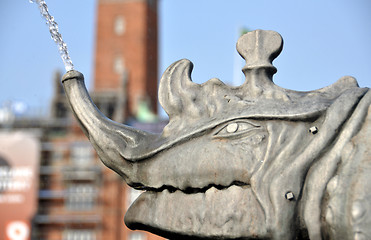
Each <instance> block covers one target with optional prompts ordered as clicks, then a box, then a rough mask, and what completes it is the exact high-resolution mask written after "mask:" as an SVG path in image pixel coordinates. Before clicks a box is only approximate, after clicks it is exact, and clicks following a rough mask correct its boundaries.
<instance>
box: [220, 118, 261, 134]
mask: <svg viewBox="0 0 371 240" xmlns="http://www.w3.org/2000/svg"><path fill="white" fill-rule="evenodd" d="M257 129H261V127H260V126H258V125H256V124H253V123H251V122H250V121H247V120H238V121H233V122H229V123H227V124H225V125H224V126H223V127H222V128H219V129H218V130H217V132H216V133H215V134H214V135H213V137H216V138H228V137H237V136H241V135H245V134H246V133H249V132H251V131H253V130H257Z"/></svg>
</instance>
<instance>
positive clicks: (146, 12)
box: [94, 0, 157, 115]
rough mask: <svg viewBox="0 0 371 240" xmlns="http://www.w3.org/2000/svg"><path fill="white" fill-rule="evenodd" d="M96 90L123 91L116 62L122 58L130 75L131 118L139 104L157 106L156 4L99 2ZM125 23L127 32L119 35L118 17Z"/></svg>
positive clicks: (129, 100)
mask: <svg viewBox="0 0 371 240" xmlns="http://www.w3.org/2000/svg"><path fill="white" fill-rule="evenodd" d="M98 4H99V6H98V19H97V35H96V59H95V81H94V90H95V91H104V90H108V89H117V88H118V87H120V85H121V83H120V75H119V74H117V73H116V72H115V71H114V67H113V66H114V59H115V58H116V57H117V56H122V57H123V59H124V64H125V68H126V71H127V74H128V85H127V89H128V106H129V114H130V115H131V114H132V113H133V110H134V107H135V104H136V102H135V101H136V100H137V99H138V98H140V97H144V96H149V97H150V99H151V102H152V106H153V107H154V109H156V105H157V104H156V103H157V1H154V3H153V4H154V6H151V5H149V4H148V3H147V1H140V0H137V1H117V0H112V1H107V0H104V1H102V0H101V1H99V3H98ZM119 15H121V16H123V18H124V19H125V25H126V26H125V32H124V33H123V34H122V35H117V34H116V33H115V31H114V23H115V19H116V17H117V16H119Z"/></svg>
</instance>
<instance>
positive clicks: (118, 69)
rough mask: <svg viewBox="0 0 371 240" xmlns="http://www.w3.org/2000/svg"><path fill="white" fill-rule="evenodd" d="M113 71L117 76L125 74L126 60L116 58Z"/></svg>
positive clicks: (119, 57)
mask: <svg viewBox="0 0 371 240" xmlns="http://www.w3.org/2000/svg"><path fill="white" fill-rule="evenodd" d="M113 71H114V72H115V73H117V74H123V73H124V71H125V64H124V59H123V58H122V57H121V56H116V57H115V59H114V60H113Z"/></svg>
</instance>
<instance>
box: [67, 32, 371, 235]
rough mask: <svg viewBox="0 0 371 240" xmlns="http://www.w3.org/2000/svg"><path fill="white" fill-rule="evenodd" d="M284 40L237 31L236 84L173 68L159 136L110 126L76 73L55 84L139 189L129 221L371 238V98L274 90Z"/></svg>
mask: <svg viewBox="0 0 371 240" xmlns="http://www.w3.org/2000/svg"><path fill="white" fill-rule="evenodd" d="M282 44H283V41H282V38H281V36H280V35H279V34H278V33H276V32H273V31H262V30H256V31H253V32H249V33H247V34H246V35H244V36H242V37H241V38H240V39H239V40H238V43H237V50H238V51H239V53H240V54H241V56H242V57H243V58H245V59H246V65H245V66H244V68H243V72H244V74H245V76H246V81H245V82H244V84H243V85H241V86H239V87H230V86H227V85H225V84H224V83H222V82H221V81H220V80H219V79H210V80H209V81H207V82H205V83H203V84H196V83H194V82H192V80H191V71H192V68H193V65H192V63H191V62H190V61H189V60H186V59H184V60H180V61H178V62H176V63H174V64H172V65H171V66H170V67H169V68H168V69H167V70H166V71H165V73H164V74H163V76H162V78H161V82H160V86H159V101H160V103H161V105H162V106H163V108H164V109H165V111H166V112H167V114H168V115H169V124H168V125H167V126H166V127H165V129H164V130H163V132H162V134H160V135H154V134H150V133H147V132H143V131H139V130H136V129H133V128H130V127H128V126H125V125H122V124H118V123H115V122H112V121H111V120H109V119H107V118H106V117H104V116H103V115H102V114H101V113H100V112H99V111H98V110H97V108H96V107H95V105H94V104H93V103H92V101H91V99H90V97H89V95H88V93H87V91H86V88H85V86H84V81H83V76H82V74H81V73H79V72H77V71H70V72H68V73H67V74H66V75H65V76H64V77H63V80H62V81H63V85H64V87H65V90H66V93H67V97H68V99H69V101H70V103H71V108H72V111H73V112H74V113H75V115H76V117H77V119H78V120H79V122H80V124H81V126H82V128H83V130H84V132H85V134H86V135H87V136H88V138H89V139H90V141H91V143H92V144H93V146H94V147H95V149H96V151H97V153H98V155H99V156H100V158H101V160H102V161H103V163H104V164H106V165H107V166H108V167H109V168H111V169H112V170H114V171H116V172H117V173H118V174H119V175H120V176H122V177H123V179H124V180H125V181H126V182H127V183H128V184H129V185H130V186H132V187H134V188H138V189H141V190H146V191H145V192H144V193H143V194H142V195H141V196H140V197H139V198H138V199H137V200H136V201H135V202H134V203H133V205H132V206H131V207H130V209H129V210H128V212H127V213H126V216H125V223H126V224H127V226H129V227H130V228H132V229H142V230H148V231H151V232H153V233H156V234H159V235H162V236H164V237H167V238H171V239H189V238H197V239H321V238H325V239H353V238H354V237H355V236H357V237H359V236H367V238H370V237H371V229H370V228H369V226H370V224H371V212H370V211H371V210H370V209H371V200H370V199H371V195H370V194H369V193H370V192H371V191H370V190H371V184H370V183H371V156H370V152H371V151H370V146H371V142H370V139H371V138H370V133H371V127H370V123H371V110H369V109H370V102H371V92H370V91H369V89H368V88H359V87H358V84H357V82H356V80H355V79H354V78H352V77H343V78H341V79H340V80H339V81H338V82H336V83H335V84H333V85H331V86H328V87H325V88H322V89H319V90H315V91H310V92H297V91H292V90H288V89H284V88H281V87H279V86H277V85H275V84H274V83H273V81H272V78H273V74H274V73H275V72H276V71H277V70H276V68H275V67H274V66H273V65H272V61H273V60H274V58H276V57H277V56H278V54H279V53H280V52H281V50H282ZM308 129H309V132H311V133H312V134H309V133H308ZM318 129H320V131H319V130H318Z"/></svg>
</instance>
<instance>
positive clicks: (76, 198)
mask: <svg viewBox="0 0 371 240" xmlns="http://www.w3.org/2000/svg"><path fill="white" fill-rule="evenodd" d="M96 197H97V190H96V188H95V187H94V185H92V184H70V186H69V187H68V189H67V197H66V199H65V205H66V207H67V209H68V210H71V211H88V210H92V209H93V208H94V206H95V203H96Z"/></svg>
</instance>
